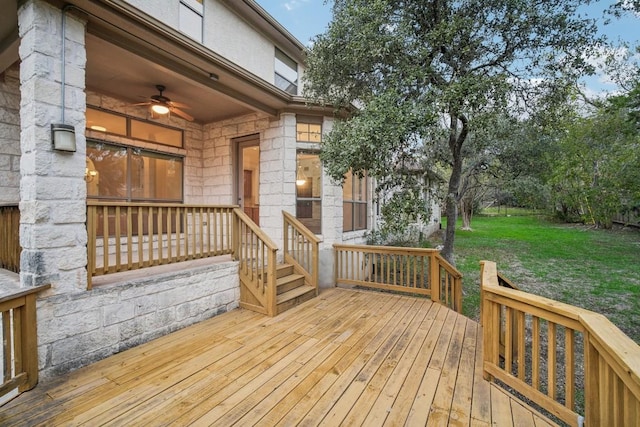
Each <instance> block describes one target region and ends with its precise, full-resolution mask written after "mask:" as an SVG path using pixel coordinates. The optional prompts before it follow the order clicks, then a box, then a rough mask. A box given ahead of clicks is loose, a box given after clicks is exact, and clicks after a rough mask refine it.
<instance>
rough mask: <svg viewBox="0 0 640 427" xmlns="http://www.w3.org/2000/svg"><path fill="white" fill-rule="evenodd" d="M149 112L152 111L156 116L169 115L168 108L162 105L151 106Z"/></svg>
mask: <svg viewBox="0 0 640 427" xmlns="http://www.w3.org/2000/svg"><path fill="white" fill-rule="evenodd" d="M151 111H153V112H154V113H156V114H160V115H164V114H167V113H169V107H167V106H166V105H162V104H153V105H152V106H151Z"/></svg>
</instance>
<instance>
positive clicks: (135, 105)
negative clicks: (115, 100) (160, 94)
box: [131, 102, 151, 107]
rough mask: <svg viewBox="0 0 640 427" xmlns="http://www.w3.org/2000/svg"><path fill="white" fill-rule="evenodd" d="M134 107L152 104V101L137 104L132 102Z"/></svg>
mask: <svg viewBox="0 0 640 427" xmlns="http://www.w3.org/2000/svg"><path fill="white" fill-rule="evenodd" d="M131 105H132V106H133V107H138V106H140V105H151V102H138V103H137V104H131Z"/></svg>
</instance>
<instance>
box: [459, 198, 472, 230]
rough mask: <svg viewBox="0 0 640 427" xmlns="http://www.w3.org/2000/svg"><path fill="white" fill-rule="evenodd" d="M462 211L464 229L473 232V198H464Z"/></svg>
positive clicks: (461, 204)
mask: <svg viewBox="0 0 640 427" xmlns="http://www.w3.org/2000/svg"><path fill="white" fill-rule="evenodd" d="M460 210H461V211H462V229H463V230H471V218H472V217H473V197H471V198H469V197H463V198H462V200H461V201H460Z"/></svg>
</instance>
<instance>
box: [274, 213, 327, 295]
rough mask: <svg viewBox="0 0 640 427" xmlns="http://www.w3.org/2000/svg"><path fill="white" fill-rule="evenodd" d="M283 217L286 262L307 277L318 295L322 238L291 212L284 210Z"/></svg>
mask: <svg viewBox="0 0 640 427" xmlns="http://www.w3.org/2000/svg"><path fill="white" fill-rule="evenodd" d="M282 217H283V221H284V262H285V263H287V264H291V265H293V269H294V271H295V272H296V273H298V274H302V275H303V276H304V277H305V283H306V284H308V285H310V286H313V287H314V288H315V289H316V296H317V295H318V274H319V268H320V260H319V256H320V251H319V246H320V239H318V237H316V235H315V234H313V233H312V232H311V231H309V229H308V228H307V227H305V226H304V224H302V223H301V222H300V221H298V220H297V219H296V218H295V217H294V216H293V215H291V214H290V213H288V212H285V211H282Z"/></svg>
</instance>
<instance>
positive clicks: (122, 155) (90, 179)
mask: <svg viewBox="0 0 640 427" xmlns="http://www.w3.org/2000/svg"><path fill="white" fill-rule="evenodd" d="M182 177H183V159H182V158H181V157H175V156H169V155H165V154H159V153H154V152H151V151H145V150H141V149H139V148H134V147H120V146H117V145H113V144H107V143H103V142H94V141H87V169H86V171H85V180H86V181H87V196H88V197H95V198H109V199H119V200H126V201H132V200H137V201H140V200H144V201H173V202H181V201H182V198H183V194H182V187H183V185H182V182H183V178H182Z"/></svg>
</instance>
